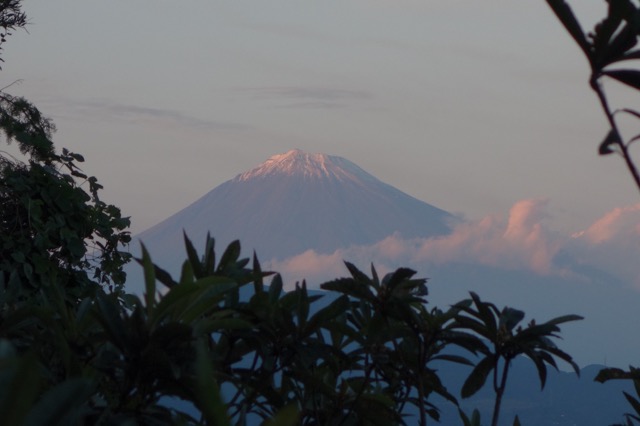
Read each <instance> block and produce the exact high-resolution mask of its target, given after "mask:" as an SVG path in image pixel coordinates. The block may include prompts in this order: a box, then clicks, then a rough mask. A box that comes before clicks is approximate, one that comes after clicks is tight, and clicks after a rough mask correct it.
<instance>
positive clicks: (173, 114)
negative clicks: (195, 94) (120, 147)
mask: <svg viewBox="0 0 640 426" xmlns="http://www.w3.org/2000/svg"><path fill="white" fill-rule="evenodd" d="M44 104H45V106H47V105H48V107H49V108H51V109H52V110H53V111H54V113H55V114H56V115H57V116H62V117H68V118H72V119H73V118H75V119H81V120H87V119H88V120H100V121H118V122H126V123H155V124H164V125H172V126H180V127H189V128H197V129H203V130H223V131H238V130H246V129H248V128H249V126H247V125H245V124H240V123H234V122H228V121H216V120H210V119H203V118H200V117H196V116H193V115H189V114H186V113H184V112H182V111H179V110H173V109H166V108H155V107H150V106H140V105H133V104H126V103H121V102H115V101H112V100H109V99H97V98H95V99H60V98H58V99H55V100H48V101H45V102H44Z"/></svg>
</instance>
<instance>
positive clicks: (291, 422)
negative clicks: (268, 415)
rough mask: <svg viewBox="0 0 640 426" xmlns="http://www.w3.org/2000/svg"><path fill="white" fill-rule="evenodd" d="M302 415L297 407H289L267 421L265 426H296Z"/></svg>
mask: <svg viewBox="0 0 640 426" xmlns="http://www.w3.org/2000/svg"><path fill="white" fill-rule="evenodd" d="M299 417H300V413H299V412H298V408H297V407H296V406H295V405H288V406H286V407H284V408H282V409H280V410H278V412H277V413H276V415H275V416H274V417H273V418H272V419H269V420H267V421H266V422H265V423H264V426H295V425H297V424H298V418H299Z"/></svg>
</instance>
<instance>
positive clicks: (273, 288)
mask: <svg viewBox="0 0 640 426" xmlns="http://www.w3.org/2000/svg"><path fill="white" fill-rule="evenodd" d="M280 293H282V276H280V274H276V275H274V277H273V279H272V280H271V285H270V286H269V303H271V304H272V305H275V303H276V302H277V301H278V299H279V298H280Z"/></svg>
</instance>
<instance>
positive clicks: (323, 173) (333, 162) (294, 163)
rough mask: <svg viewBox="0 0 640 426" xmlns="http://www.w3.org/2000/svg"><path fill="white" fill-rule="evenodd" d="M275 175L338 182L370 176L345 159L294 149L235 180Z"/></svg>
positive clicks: (277, 155) (274, 156)
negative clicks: (332, 179)
mask: <svg viewBox="0 0 640 426" xmlns="http://www.w3.org/2000/svg"><path fill="white" fill-rule="evenodd" d="M275 175H286V176H300V177H304V178H335V179H338V180H345V179H348V180H354V179H355V180H363V178H364V180H369V176H370V175H369V174H368V173H366V172H365V171H364V170H362V169H361V168H360V167H358V166H356V165H355V164H353V163H351V162H350V161H348V160H346V159H344V158H341V157H335V156H331V155H326V154H318V153H315V154H311V153H306V152H304V151H301V150H299V149H292V150H290V151H287V152H285V153H284V154H276V155H273V156H271V157H270V158H269V159H267V161H265V162H264V163H262V164H260V165H259V166H258V167H256V168H254V169H252V170H249V171H247V172H245V173H242V174H240V175H238V176H236V178H235V179H234V180H235V181H247V180H250V179H259V178H264V177H267V176H275Z"/></svg>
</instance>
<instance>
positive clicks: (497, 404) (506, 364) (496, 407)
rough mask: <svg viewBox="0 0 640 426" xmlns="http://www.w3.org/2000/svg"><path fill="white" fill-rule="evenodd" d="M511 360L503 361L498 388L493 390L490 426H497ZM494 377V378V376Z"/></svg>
mask: <svg viewBox="0 0 640 426" xmlns="http://www.w3.org/2000/svg"><path fill="white" fill-rule="evenodd" d="M510 363H511V360H509V359H505V360H504V367H503V368H502V377H501V378H500V386H499V387H497V388H495V391H496V402H495V405H494V406H493V418H492V419H491V426H498V417H499V416H500V406H501V405H502V396H503V395H504V389H505V388H506V387H507V375H508V374H509V364H510ZM495 371H496V373H495V374H497V371H498V369H497V368H496V370H495ZM494 377H495V376H494Z"/></svg>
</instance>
